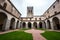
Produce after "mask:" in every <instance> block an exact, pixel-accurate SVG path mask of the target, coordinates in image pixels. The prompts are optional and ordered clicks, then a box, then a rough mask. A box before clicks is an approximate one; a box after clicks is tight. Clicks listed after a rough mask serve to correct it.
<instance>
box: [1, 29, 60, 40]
mask: <svg viewBox="0 0 60 40" xmlns="http://www.w3.org/2000/svg"><path fill="white" fill-rule="evenodd" d="M25 30H30V29H25V28H24V29H20V30H19V31H14V32H9V33H5V34H0V40H33V36H32V34H31V33H26V32H24V31H25ZM37 30H44V31H45V32H44V33H41V35H42V36H43V37H44V38H46V39H47V40H60V32H55V31H47V30H45V29H37Z"/></svg>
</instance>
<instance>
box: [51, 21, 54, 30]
mask: <svg viewBox="0 0 60 40" xmlns="http://www.w3.org/2000/svg"><path fill="white" fill-rule="evenodd" d="M51 29H52V30H54V27H53V22H52V21H51Z"/></svg>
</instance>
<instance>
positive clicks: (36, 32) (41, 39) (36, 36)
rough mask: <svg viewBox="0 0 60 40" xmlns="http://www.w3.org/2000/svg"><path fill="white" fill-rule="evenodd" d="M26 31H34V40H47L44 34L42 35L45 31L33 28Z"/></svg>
mask: <svg viewBox="0 0 60 40" xmlns="http://www.w3.org/2000/svg"><path fill="white" fill-rule="evenodd" d="M25 32H27V33H32V36H33V40H46V39H45V38H44V37H43V36H42V35H40V34H41V33H44V32H45V31H42V30H36V29H31V30H26V31H25Z"/></svg>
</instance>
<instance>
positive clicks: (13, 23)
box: [10, 18, 15, 29]
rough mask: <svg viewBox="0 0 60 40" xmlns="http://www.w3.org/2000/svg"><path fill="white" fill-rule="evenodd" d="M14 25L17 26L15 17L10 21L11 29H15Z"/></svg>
mask: <svg viewBox="0 0 60 40" xmlns="http://www.w3.org/2000/svg"><path fill="white" fill-rule="evenodd" d="M14 26H15V19H14V18H12V19H11V23H10V29H14Z"/></svg>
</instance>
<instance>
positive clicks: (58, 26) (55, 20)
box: [52, 17, 60, 30]
mask: <svg viewBox="0 0 60 40" xmlns="http://www.w3.org/2000/svg"><path fill="white" fill-rule="evenodd" d="M52 22H53V27H54V29H55V30H60V23H59V19H58V18H57V17H54V18H53V19H52Z"/></svg>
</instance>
